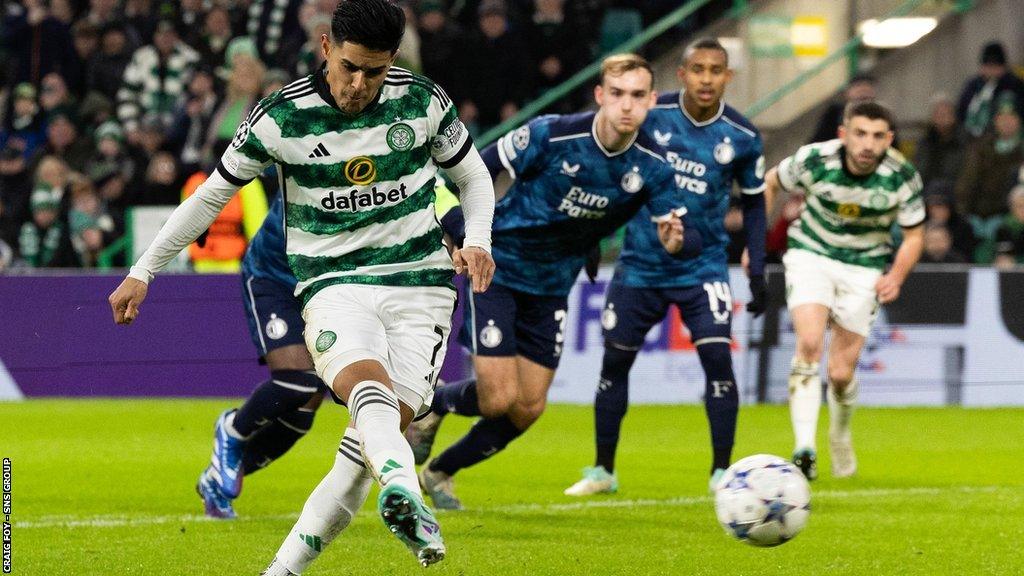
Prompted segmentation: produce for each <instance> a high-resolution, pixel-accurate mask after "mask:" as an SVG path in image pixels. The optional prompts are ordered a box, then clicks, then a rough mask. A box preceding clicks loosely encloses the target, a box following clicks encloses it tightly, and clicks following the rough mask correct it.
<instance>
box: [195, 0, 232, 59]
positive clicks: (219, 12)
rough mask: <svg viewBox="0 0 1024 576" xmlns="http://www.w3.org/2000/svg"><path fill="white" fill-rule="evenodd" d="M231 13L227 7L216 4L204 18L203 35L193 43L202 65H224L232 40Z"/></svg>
mask: <svg viewBox="0 0 1024 576" xmlns="http://www.w3.org/2000/svg"><path fill="white" fill-rule="evenodd" d="M232 37H233V33H232V31H231V15H230V13H229V12H228V11H227V9H226V8H224V7H222V6H214V7H213V8H211V9H210V11H209V12H207V13H206V17H205V18H204V19H203V35H202V37H201V38H200V39H199V40H198V41H197V42H196V43H195V44H192V45H193V46H195V47H196V49H197V50H198V51H199V60H200V61H201V62H202V65H203V66H204V67H206V68H209V69H211V70H215V69H217V68H219V67H221V66H223V65H224V52H225V51H226V50H227V48H228V44H229V43H230V42H231V38H232Z"/></svg>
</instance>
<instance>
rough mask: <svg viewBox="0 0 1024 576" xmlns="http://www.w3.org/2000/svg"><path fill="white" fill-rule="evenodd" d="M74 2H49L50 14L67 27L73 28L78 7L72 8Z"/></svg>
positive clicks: (54, 0) (67, 0)
mask: <svg viewBox="0 0 1024 576" xmlns="http://www.w3.org/2000/svg"><path fill="white" fill-rule="evenodd" d="M72 2H73V0H49V4H50V14H53V17H54V18H56V19H57V20H59V21H60V23H61V24H64V25H65V26H71V24H73V23H74V21H75V10H76V7H75V6H72Z"/></svg>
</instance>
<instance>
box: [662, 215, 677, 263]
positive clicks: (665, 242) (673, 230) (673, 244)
mask: <svg viewBox="0 0 1024 576" xmlns="http://www.w3.org/2000/svg"><path fill="white" fill-rule="evenodd" d="M658 239H660V240H661V244H662V246H664V247H665V250H666V251H667V252H668V253H669V254H675V253H677V252H679V251H680V250H682V249H683V221H682V219H681V218H679V217H677V216H673V217H671V218H665V219H664V220H659V221H658Z"/></svg>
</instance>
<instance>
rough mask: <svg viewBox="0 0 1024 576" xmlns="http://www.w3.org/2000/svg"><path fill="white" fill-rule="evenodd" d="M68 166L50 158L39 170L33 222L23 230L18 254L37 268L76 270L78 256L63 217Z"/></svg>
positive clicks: (26, 224)
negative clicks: (62, 208)
mask: <svg viewBox="0 0 1024 576" xmlns="http://www.w3.org/2000/svg"><path fill="white" fill-rule="evenodd" d="M67 177H68V168H67V165H66V164H65V163H64V162H63V161H62V160H60V159H59V158H56V157H54V156H47V157H46V158H43V160H42V161H40V163H39V166H38V168H36V176H35V186H34V189H33V191H32V196H31V200H30V203H29V206H30V208H31V211H32V215H31V218H30V219H29V220H28V221H26V222H25V223H24V224H22V226H21V231H20V233H19V234H18V251H19V253H20V254H21V257H22V258H23V259H24V260H25V261H26V263H28V264H29V265H30V266H33V267H36V268H44V267H60V266H73V265H74V264H75V261H74V256H73V254H72V252H71V250H70V241H69V237H68V233H67V225H66V222H64V220H63V219H62V218H61V217H60V216H61V200H62V197H63V191H64V187H65V185H66V184H67Z"/></svg>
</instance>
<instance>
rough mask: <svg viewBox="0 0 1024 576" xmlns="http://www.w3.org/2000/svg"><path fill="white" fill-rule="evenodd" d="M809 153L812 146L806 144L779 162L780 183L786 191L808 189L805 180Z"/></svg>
mask: <svg viewBox="0 0 1024 576" xmlns="http://www.w3.org/2000/svg"><path fill="white" fill-rule="evenodd" d="M809 154H810V148H809V147H808V146H804V147H803V148H800V149H799V150H797V152H796V154H794V155H792V156H790V157H788V158H786V159H784V160H783V161H782V162H779V169H778V170H777V172H778V175H779V183H780V184H782V188H783V189H784V190H785V191H786V192H796V191H798V190H802V191H806V186H804V184H803V182H804V176H805V175H806V173H807V163H806V160H807V156H808V155H809Z"/></svg>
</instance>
